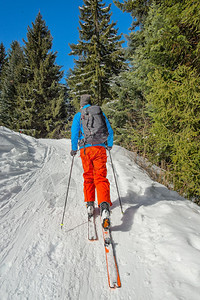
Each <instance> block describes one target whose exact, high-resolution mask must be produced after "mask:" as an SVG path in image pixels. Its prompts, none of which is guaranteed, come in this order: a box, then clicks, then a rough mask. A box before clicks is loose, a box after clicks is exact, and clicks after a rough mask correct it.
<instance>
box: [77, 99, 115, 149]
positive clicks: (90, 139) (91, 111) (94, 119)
mask: <svg viewBox="0 0 200 300" xmlns="http://www.w3.org/2000/svg"><path fill="white" fill-rule="evenodd" d="M81 124H82V126H83V136H84V138H83V139H82V140H80V141H79V146H84V145H85V144H92V145H95V144H102V143H105V142H106V141H107V138H108V135H109V133H108V128H107V125H106V120H105V117H104V115H103V112H102V110H101V108H100V106H97V105H95V106H89V107H86V108H84V109H82V110H81Z"/></svg>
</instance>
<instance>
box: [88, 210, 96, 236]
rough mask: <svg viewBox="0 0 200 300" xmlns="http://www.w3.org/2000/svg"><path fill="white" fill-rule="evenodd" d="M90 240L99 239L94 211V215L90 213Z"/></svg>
mask: <svg viewBox="0 0 200 300" xmlns="http://www.w3.org/2000/svg"><path fill="white" fill-rule="evenodd" d="M88 240H90V241H95V240H97V232H96V226H95V216H94V213H93V214H92V215H90V214H88Z"/></svg>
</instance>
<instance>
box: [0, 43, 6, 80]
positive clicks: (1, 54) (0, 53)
mask: <svg viewBox="0 0 200 300" xmlns="http://www.w3.org/2000/svg"><path fill="white" fill-rule="evenodd" d="M5 63H6V51H5V47H4V45H3V43H1V44H0V79H1V73H2V70H3V66H4V64H5Z"/></svg>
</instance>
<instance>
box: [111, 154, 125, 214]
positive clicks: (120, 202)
mask: <svg viewBox="0 0 200 300" xmlns="http://www.w3.org/2000/svg"><path fill="white" fill-rule="evenodd" d="M108 152H109V155H110V161H111V165H112V169H113V175H114V178H115V184H116V188H117V193H118V197H119V204H120V207H121V212H122V214H123V213H124V212H123V209H122V201H121V198H120V195H119V189H118V185H117V179H116V176H115V171H114V165H113V162H112V157H111V153H110V150H108Z"/></svg>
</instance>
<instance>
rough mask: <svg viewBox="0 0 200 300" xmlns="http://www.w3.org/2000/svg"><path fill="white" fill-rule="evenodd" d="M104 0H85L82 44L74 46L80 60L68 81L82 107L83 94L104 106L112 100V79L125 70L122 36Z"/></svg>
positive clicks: (80, 30)
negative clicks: (80, 99)
mask: <svg viewBox="0 0 200 300" xmlns="http://www.w3.org/2000/svg"><path fill="white" fill-rule="evenodd" d="M104 6H105V4H103V3H102V0H84V5H83V7H80V17H79V18H80V22H79V24H80V28H79V36H80V40H79V42H78V44H76V45H75V44H71V46H70V47H71V49H72V52H71V53H70V55H75V56H78V59H76V60H75V67H74V70H71V74H70V76H69V78H68V84H69V87H70V89H71V95H72V97H73V100H74V104H75V105H76V106H77V107H78V106H79V105H78V103H79V97H80V95H81V94H84V93H89V94H91V95H92V98H93V102H94V103H98V104H99V105H101V104H102V103H103V101H104V100H105V101H106V100H108V99H110V98H111V97H112V91H111V88H110V79H111V77H112V76H113V75H117V74H119V72H120V70H121V69H122V67H123V66H124V55H123V50H122V46H121V44H122V41H120V39H121V35H117V31H118V30H117V29H115V26H116V23H114V22H110V18H111V13H110V8H111V5H109V6H108V7H104Z"/></svg>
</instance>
